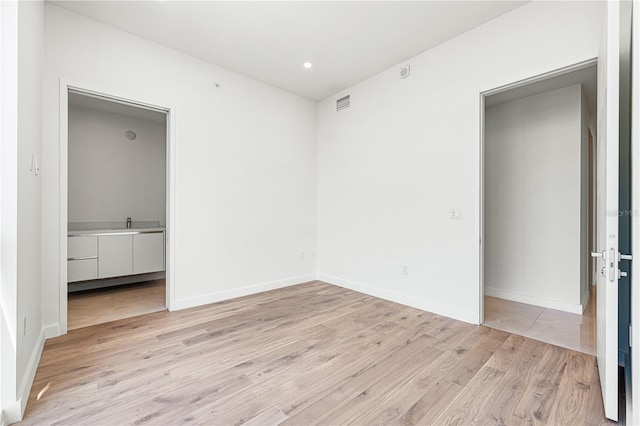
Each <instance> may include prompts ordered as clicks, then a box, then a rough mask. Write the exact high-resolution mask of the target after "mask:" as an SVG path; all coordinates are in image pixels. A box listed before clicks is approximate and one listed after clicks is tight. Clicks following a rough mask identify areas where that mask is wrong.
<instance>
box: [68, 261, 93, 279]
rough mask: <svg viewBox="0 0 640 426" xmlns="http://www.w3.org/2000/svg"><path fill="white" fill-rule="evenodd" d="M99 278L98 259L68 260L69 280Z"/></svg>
mask: <svg viewBox="0 0 640 426" xmlns="http://www.w3.org/2000/svg"><path fill="white" fill-rule="evenodd" d="M96 278H98V259H82V260H69V261H67V282H70V283H74V282H77V281H85V280H95V279H96Z"/></svg>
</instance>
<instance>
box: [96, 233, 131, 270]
mask: <svg viewBox="0 0 640 426" xmlns="http://www.w3.org/2000/svg"><path fill="white" fill-rule="evenodd" d="M132 237H133V235H100V236H99V237H98V278H109V277H118V276H121V275H131V274H132V273H133V238H132Z"/></svg>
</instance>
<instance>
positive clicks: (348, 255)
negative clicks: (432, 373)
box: [318, 2, 603, 322]
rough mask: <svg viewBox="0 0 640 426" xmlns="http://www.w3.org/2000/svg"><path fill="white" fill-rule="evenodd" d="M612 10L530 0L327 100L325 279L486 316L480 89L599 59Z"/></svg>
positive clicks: (451, 312)
mask: <svg viewBox="0 0 640 426" xmlns="http://www.w3.org/2000/svg"><path fill="white" fill-rule="evenodd" d="M602 12H603V6H602V4H601V3H598V2H557V3H556V2H532V3H528V4H526V5H524V6H522V7H520V8H518V9H515V10H514V11H512V12H509V13H507V14H505V15H502V16H500V17H499V18H497V19H495V20H493V21H490V22H488V23H486V24H485V25H482V26H480V27H478V28H476V29H474V30H471V31H469V32H467V33H465V34H462V35H461V36H459V37H456V38H454V39H452V40H450V41H448V42H446V43H443V44H442V45H440V46H438V47H435V48H433V49H431V50H429V51H427V52H425V53H423V54H421V55H419V56H417V57H415V58H412V59H410V60H408V61H406V63H409V64H411V76H410V77H409V78H407V79H404V80H401V79H400V78H399V67H394V68H392V69H390V70H388V71H385V72H383V73H381V74H379V75H376V76H374V77H372V78H370V79H368V80H366V81H364V82H362V83H360V84H358V85H356V86H353V87H351V88H349V89H347V90H345V91H342V92H340V93H337V94H336V95H335V96H333V97H331V98H328V99H326V100H325V101H323V102H321V103H320V104H319V107H318V168H319V174H318V205H319V209H318V226H319V240H318V249H319V253H320V257H319V259H318V262H319V266H318V267H319V273H320V275H319V276H320V278H321V279H324V280H325V281H328V282H333V283H337V284H341V285H345V286H347V287H351V288H355V289H358V290H361V291H364V292H367V293H371V294H375V295H378V296H382V297H387V298H389V299H393V300H397V301H399V302H402V303H407V304H410V305H413V306H416V307H419V308H422V309H427V310H431V311H434V312H437V313H441V314H444V315H448V316H451V317H454V318H458V319H462V320H465V321H469V322H479V321H480V318H479V306H480V291H479V285H480V284H479V280H480V273H479V268H480V265H479V257H480V252H479V238H480V233H479V221H480V219H479V211H480V208H479V185H480V180H479V148H478V147H479V137H480V122H479V119H480V93H481V92H483V91H486V90H490V89H493V88H496V87H500V86H503V85H506V84H509V83H512V82H515V81H519V80H522V79H525V78H529V77H531V76H535V75H538V74H541V73H545V72H548V71H550V70H555V69H558V68H561V67H565V66H567V65H570V64H575V63H578V62H581V61H584V60H587V59H591V58H595V57H596V56H597V54H598V46H599V39H600V32H601V25H602V18H601V16H602ZM576 16H579V17H580V19H576ZM345 94H350V95H351V108H350V109H348V110H346V111H342V112H340V113H336V112H335V100H336V99H337V98H339V97H341V96H344V95H345ZM451 208H459V209H461V212H462V218H461V219H459V220H451V219H449V211H450V209H451ZM403 265H408V266H409V274H408V276H405V275H402V266H403Z"/></svg>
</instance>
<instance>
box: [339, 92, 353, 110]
mask: <svg viewBox="0 0 640 426" xmlns="http://www.w3.org/2000/svg"><path fill="white" fill-rule="evenodd" d="M349 106H351V97H350V95H347V96H345V97H343V98H340V99H338V100H337V101H336V112H340V111H342V110H343V109H347V108H349Z"/></svg>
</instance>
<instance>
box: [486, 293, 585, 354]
mask: <svg viewBox="0 0 640 426" xmlns="http://www.w3.org/2000/svg"><path fill="white" fill-rule="evenodd" d="M595 308H596V292H595V287H592V291H591V295H590V297H589V303H588V304H587V307H586V309H585V311H584V314H583V315H578V314H571V313H568V312H563V311H556V310H554V309H547V308H542V307H539V306H533V305H527V304H525V303H518V302H512V301H510V300H505V299H498V298H496V297H490V296H485V298H484V324H483V325H485V326H487V327H491V328H496V329H498V330H503V331H507V332H510V333H514V334H518V335H520V336H525V337H529V338H531V339H536V340H540V341H542V342H546V343H551V344H554V345H557V346H561V347H563V348H568V349H572V350H575V351H579V352H583V353H586V354H589V355H596V312H595V311H596V309H595Z"/></svg>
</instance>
